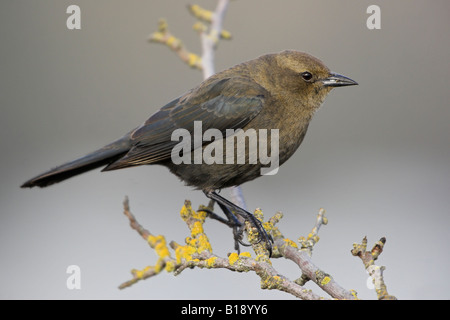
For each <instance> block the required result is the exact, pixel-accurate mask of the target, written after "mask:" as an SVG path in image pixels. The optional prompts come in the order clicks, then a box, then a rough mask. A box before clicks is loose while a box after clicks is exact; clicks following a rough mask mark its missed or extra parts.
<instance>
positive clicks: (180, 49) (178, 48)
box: [148, 19, 203, 70]
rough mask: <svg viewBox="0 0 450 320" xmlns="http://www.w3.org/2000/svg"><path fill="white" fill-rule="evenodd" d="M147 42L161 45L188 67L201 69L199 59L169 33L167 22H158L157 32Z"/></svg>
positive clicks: (161, 20)
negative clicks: (172, 52)
mask: <svg viewBox="0 0 450 320" xmlns="http://www.w3.org/2000/svg"><path fill="white" fill-rule="evenodd" d="M148 40H149V41H150V42H157V43H162V44H164V45H166V46H167V47H169V48H170V49H171V50H172V51H174V52H175V53H176V54H177V55H178V57H179V58H180V59H181V61H183V62H185V63H186V64H187V65H188V66H189V67H191V68H194V69H199V70H202V69H203V65H202V62H201V58H200V57H199V56H198V55H197V54H195V53H192V52H190V51H189V50H188V49H187V48H186V47H185V46H184V44H183V42H182V41H181V40H180V39H179V38H177V37H175V36H174V35H173V34H172V33H171V32H170V31H169V27H168V24H167V21H166V20H164V19H160V20H159V24H158V31H156V32H153V33H152V34H151V35H150V36H149V38H148Z"/></svg>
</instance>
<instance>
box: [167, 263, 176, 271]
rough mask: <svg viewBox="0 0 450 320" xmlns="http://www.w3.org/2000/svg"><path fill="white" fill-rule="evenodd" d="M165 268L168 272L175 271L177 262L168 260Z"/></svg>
mask: <svg viewBox="0 0 450 320" xmlns="http://www.w3.org/2000/svg"><path fill="white" fill-rule="evenodd" d="M165 269H166V271H167V272H172V271H174V270H175V263H174V262H173V261H167V262H166V268H165Z"/></svg>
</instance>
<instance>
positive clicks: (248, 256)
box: [239, 251, 252, 258]
mask: <svg viewBox="0 0 450 320" xmlns="http://www.w3.org/2000/svg"><path fill="white" fill-rule="evenodd" d="M239 256H240V257H246V258H251V257H252V255H251V253H250V252H247V251H246V252H241V253H240V254H239Z"/></svg>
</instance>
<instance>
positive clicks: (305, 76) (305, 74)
mask: <svg viewBox="0 0 450 320" xmlns="http://www.w3.org/2000/svg"><path fill="white" fill-rule="evenodd" d="M301 75H302V78H303V80H305V81H309V80H311V79H312V74H311V73H310V72H308V71H305V72H303V73H302V74H301Z"/></svg>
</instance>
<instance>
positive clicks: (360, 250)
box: [351, 237, 397, 300]
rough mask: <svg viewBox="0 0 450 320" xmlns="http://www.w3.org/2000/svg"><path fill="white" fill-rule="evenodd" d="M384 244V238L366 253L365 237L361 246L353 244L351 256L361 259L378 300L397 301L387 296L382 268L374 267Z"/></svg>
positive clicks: (383, 268) (393, 297)
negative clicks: (370, 278)
mask: <svg viewBox="0 0 450 320" xmlns="http://www.w3.org/2000/svg"><path fill="white" fill-rule="evenodd" d="M385 243H386V238H384V237H383V238H381V239H380V240H378V241H377V242H376V243H375V245H374V246H373V248H372V250H371V251H366V249H367V237H364V238H363V240H362V242H361V244H358V243H354V244H353V250H352V251H351V252H352V255H354V256H358V257H360V258H361V260H362V262H363V264H364V267H365V268H366V270H367V272H368V273H369V275H370V276H371V277H372V281H373V284H374V285H375V291H376V292H377V296H378V300H397V298H396V297H395V296H392V295H390V294H388V292H387V287H386V284H385V283H384V279H383V271H384V270H385V267H384V266H381V267H380V266H377V265H375V260H377V259H378V257H379V255H380V254H381V253H382V252H383V248H384V244H385Z"/></svg>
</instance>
